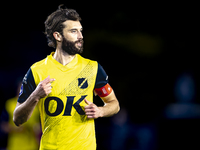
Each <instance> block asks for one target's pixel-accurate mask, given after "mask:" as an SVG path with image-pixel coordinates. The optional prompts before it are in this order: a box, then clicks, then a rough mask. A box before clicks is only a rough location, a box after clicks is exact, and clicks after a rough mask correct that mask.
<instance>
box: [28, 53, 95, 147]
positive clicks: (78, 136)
mask: <svg viewBox="0 0 200 150" xmlns="http://www.w3.org/2000/svg"><path fill="white" fill-rule="evenodd" d="M52 55H53V53H52V54H51V55H49V56H47V58H46V59H44V60H42V61H40V62H37V63H35V64H34V65H32V66H31V71H32V74H33V77H34V80H35V84H36V86H37V85H38V84H39V82H41V81H42V80H44V79H45V78H46V77H47V76H48V75H50V78H54V79H56V80H55V81H54V82H53V83H52V84H51V85H52V92H51V93H50V94H49V95H48V96H47V97H45V98H42V99H40V101H39V103H38V106H39V110H40V115H41V124H42V131H43V135H42V139H41V143H40V150H50V149H51V150H54V149H56V150H65V149H67V150H70V149H73V150H74V149H81V150H95V149H96V139H95V129H94V120H93V119H88V118H87V116H86V115H85V112H84V107H85V106H86V104H85V102H84V99H85V98H86V99H87V100H89V101H91V102H93V90H94V86H95V81H96V76H97V68H98V64H97V62H96V61H91V60H89V59H85V58H83V57H81V56H80V55H78V54H77V55H76V56H75V58H74V59H73V60H72V61H71V62H70V63H69V64H67V65H66V66H63V65H62V64H60V63H59V62H57V61H56V60H55V59H54V58H53V56H52Z"/></svg>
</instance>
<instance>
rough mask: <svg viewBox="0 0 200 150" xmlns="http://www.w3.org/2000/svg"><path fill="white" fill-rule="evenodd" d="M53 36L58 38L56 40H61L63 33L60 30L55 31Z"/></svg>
mask: <svg viewBox="0 0 200 150" xmlns="http://www.w3.org/2000/svg"><path fill="white" fill-rule="evenodd" d="M53 36H54V38H55V39H56V41H59V42H61V40H62V36H61V34H60V33H59V32H54V33H53Z"/></svg>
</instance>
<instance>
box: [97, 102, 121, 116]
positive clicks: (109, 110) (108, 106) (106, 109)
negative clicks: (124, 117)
mask: <svg viewBox="0 0 200 150" xmlns="http://www.w3.org/2000/svg"><path fill="white" fill-rule="evenodd" d="M100 109H101V117H110V116H112V115H114V114H116V113H118V112H119V109H120V108H119V102H118V101H117V100H112V101H109V102H108V103H105V105H104V106H103V107H100Z"/></svg>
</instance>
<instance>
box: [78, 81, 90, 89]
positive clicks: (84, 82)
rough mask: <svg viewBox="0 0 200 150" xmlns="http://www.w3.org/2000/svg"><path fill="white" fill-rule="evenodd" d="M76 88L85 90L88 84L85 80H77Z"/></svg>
mask: <svg viewBox="0 0 200 150" xmlns="http://www.w3.org/2000/svg"><path fill="white" fill-rule="evenodd" d="M78 87H79V88H81V89H86V88H87V87H88V82H87V79H86V78H78Z"/></svg>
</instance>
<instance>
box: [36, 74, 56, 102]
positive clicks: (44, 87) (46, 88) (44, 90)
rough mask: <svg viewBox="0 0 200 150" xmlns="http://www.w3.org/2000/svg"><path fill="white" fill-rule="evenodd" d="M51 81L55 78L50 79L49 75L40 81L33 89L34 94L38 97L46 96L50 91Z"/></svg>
mask: <svg viewBox="0 0 200 150" xmlns="http://www.w3.org/2000/svg"><path fill="white" fill-rule="evenodd" d="M53 81H55V79H53V78H51V79H50V76H48V77H47V78H46V79H44V80H43V81H41V82H40V83H39V84H38V86H37V87H36V89H35V91H34V93H35V95H36V96H37V97H39V99H40V98H43V97H46V96H47V95H48V94H49V93H51V88H52V87H51V82H53Z"/></svg>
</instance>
